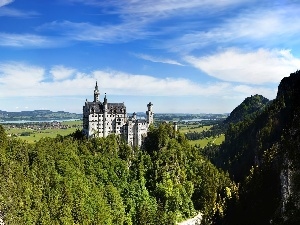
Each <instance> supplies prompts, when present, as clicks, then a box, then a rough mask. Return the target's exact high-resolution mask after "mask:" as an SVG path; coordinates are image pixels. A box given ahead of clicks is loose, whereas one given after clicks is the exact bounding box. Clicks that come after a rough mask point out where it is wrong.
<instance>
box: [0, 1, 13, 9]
mask: <svg viewBox="0 0 300 225" xmlns="http://www.w3.org/2000/svg"><path fill="white" fill-rule="evenodd" d="M12 2H14V0H0V7H2V6H5V5H8V4H10V3H12Z"/></svg>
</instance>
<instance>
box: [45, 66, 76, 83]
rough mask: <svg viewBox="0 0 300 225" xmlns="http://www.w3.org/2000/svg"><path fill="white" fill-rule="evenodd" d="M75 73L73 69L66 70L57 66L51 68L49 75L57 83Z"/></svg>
mask: <svg viewBox="0 0 300 225" xmlns="http://www.w3.org/2000/svg"><path fill="white" fill-rule="evenodd" d="M75 71H76V70H75V69H72V68H67V67H65V66H63V65H57V66H54V67H52V68H51V70H50V73H51V75H52V76H53V79H54V80H55V81H59V80H65V79H67V78H70V77H71V76H72V75H73V74H74V73H75Z"/></svg>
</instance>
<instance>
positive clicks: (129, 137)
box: [83, 82, 154, 147]
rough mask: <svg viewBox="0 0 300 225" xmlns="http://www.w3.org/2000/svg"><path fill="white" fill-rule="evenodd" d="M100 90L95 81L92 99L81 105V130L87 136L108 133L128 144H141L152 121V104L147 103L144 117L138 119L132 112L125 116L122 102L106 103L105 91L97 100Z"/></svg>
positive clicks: (102, 135)
mask: <svg viewBox="0 0 300 225" xmlns="http://www.w3.org/2000/svg"><path fill="white" fill-rule="evenodd" d="M99 96H100V92H99V89H98V85H97V82H96V86H95V90H94V101H93V102H88V101H87V100H86V101H85V104H84V106H83V132H84V134H85V135H86V136H87V137H88V138H91V137H107V136H108V135H109V134H116V135H121V136H122V137H123V138H124V139H125V140H126V141H127V143H128V144H129V145H131V146H138V147H140V146H141V145H142V142H143V140H144V138H145V137H146V136H147V132H148V128H149V125H150V124H152V123H153V115H154V113H153V111H152V106H153V104H152V103H151V102H149V104H148V105H147V107H148V110H147V111H146V119H138V118H137V116H136V114H135V113H133V115H132V116H131V117H127V112H126V106H125V105H124V103H108V102H107V98H106V93H105V96H104V101H103V102H101V101H99Z"/></svg>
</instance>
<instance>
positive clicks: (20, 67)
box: [0, 62, 45, 96]
mask: <svg viewBox="0 0 300 225" xmlns="http://www.w3.org/2000/svg"><path fill="white" fill-rule="evenodd" d="M44 73H45V70H44V69H43V68H41V67H37V66H31V65H27V64H24V63H17V62H11V63H1V64H0V87H1V92H2V93H1V94H0V95H5V96H31V95H32V94H34V92H35V91H34V89H35V88H38V86H39V85H40V83H41V82H42V80H43V79H44Z"/></svg>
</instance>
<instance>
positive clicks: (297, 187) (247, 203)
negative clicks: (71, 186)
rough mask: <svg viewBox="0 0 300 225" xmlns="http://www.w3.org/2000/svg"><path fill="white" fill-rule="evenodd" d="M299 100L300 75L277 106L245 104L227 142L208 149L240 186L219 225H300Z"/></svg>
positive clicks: (288, 81) (288, 82)
mask: <svg viewBox="0 0 300 225" xmlns="http://www.w3.org/2000/svg"><path fill="white" fill-rule="evenodd" d="M299 96H300V71H297V72H295V73H292V74H291V75H290V76H289V77H285V78H284V79H283V80H282V81H281V83H280V85H279V87H278V94H277V97H276V99H275V100H273V101H272V102H268V101H267V99H265V98H264V97H262V96H258V95H255V96H252V97H249V98H247V99H245V101H244V102H243V103H242V104H241V105H239V106H238V107H237V108H236V109H235V110H233V112H232V114H231V115H230V116H229V117H228V118H227V120H226V121H225V127H227V130H226V133H225V137H226V138H225V142H224V143H223V144H222V145H221V146H220V147H218V146H212V147H207V148H206V149H205V150H204V152H203V153H204V154H205V155H206V157H207V158H209V159H210V160H211V161H212V162H213V163H214V164H215V165H216V166H217V167H218V168H222V169H223V170H224V171H228V172H229V175H230V178H231V179H232V180H233V181H234V182H235V183H236V184H237V185H238V186H239V194H238V196H239V197H238V200H237V201H236V202H235V203H234V204H232V205H230V206H228V207H227V211H226V212H225V215H226V216H225V218H222V219H221V220H220V221H219V223H220V224H249V225H250V224H251V225H253V224H300V102H299Z"/></svg>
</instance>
